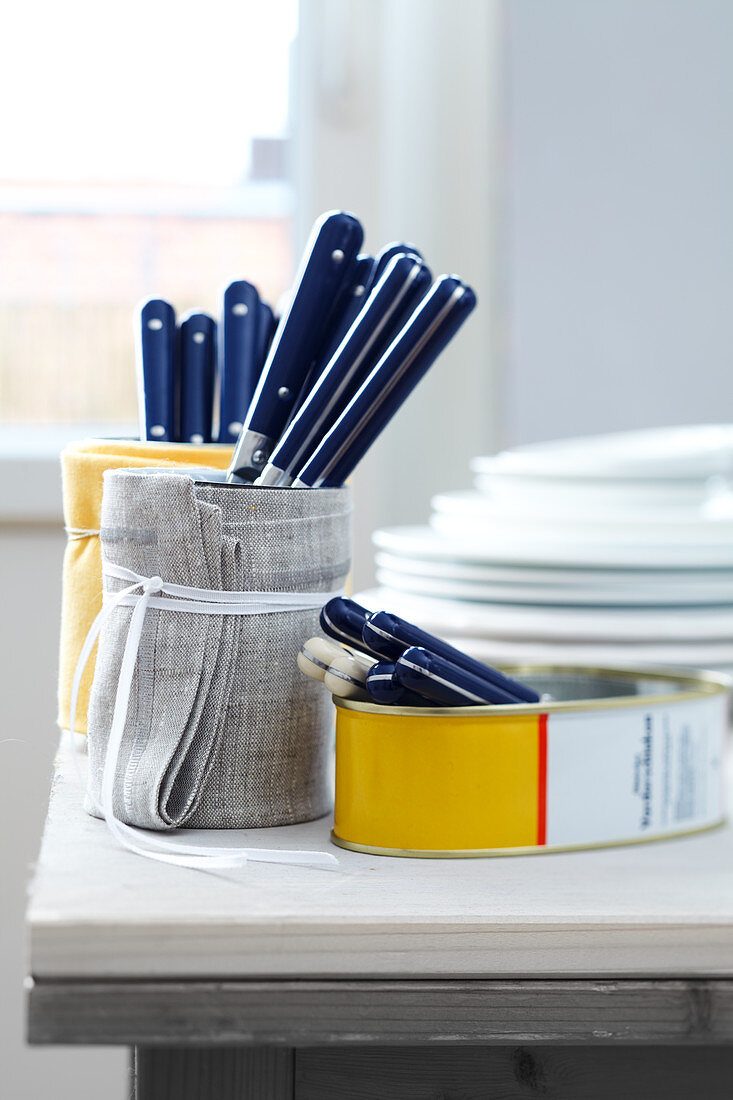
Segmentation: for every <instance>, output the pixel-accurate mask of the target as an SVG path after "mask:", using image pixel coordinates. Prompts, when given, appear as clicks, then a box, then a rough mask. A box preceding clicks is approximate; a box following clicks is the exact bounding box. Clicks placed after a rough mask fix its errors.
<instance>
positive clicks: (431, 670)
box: [395, 646, 519, 707]
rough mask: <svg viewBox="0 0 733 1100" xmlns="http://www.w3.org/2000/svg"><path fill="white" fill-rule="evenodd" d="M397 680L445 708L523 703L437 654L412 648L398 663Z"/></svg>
mask: <svg viewBox="0 0 733 1100" xmlns="http://www.w3.org/2000/svg"><path fill="white" fill-rule="evenodd" d="M395 676H396V677H397V680H398V682H399V683H400V684H402V686H403V687H406V688H409V689H410V690H411V691H416V692H417V693H418V694H419V695H424V696H425V698H426V699H432V700H433V702H435V703H439V704H440V703H442V704H443V705H444V706H463V707H470V706H480V705H481V704H483V703H494V704H498V705H502V704H513V705H515V706H516V705H518V704H519V699H517V697H516V696H515V695H509V694H508V693H507V692H505V691H502V689H501V688H499V687H496V686H495V685H494V684H490V683H488V681H486V680H482V679H480V678H479V677H478V676H473V675H472V674H471V673H470V672H466V670H465V669H463V668H460V667H459V666H458V665H457V664H455V663H454V662H453V661H446V659H445V657H439V656H438V655H437V653H429V652H428V650H427V649H421V648H420V647H419V646H411V647H410V648H409V649H406V650H405V652H404V653H403V654H402V655H401V656H400V657H399V658H398V659H397V661H396V662H395Z"/></svg>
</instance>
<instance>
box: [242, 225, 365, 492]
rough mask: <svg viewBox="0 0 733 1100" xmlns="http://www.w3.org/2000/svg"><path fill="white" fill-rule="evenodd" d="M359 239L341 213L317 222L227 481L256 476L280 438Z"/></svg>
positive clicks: (346, 281)
mask: <svg viewBox="0 0 733 1100" xmlns="http://www.w3.org/2000/svg"><path fill="white" fill-rule="evenodd" d="M363 236H364V234H363V230H362V228H361V225H360V224H359V222H358V220H357V219H356V218H355V217H354V216H353V214H347V213H344V212H343V211H336V212H335V213H330V214H325V215H323V217H321V218H319V220H318V221H317V222H316V224H315V226H314V229H313V232H312V233H311V237H310V240H309V242H308V245H307V246H306V250H305V252H304V254H303V257H302V260H301V264H300V267H299V269H298V273H297V275H296V280H295V285H294V288H293V293H292V294H291V298H290V304H289V307H288V309H287V311H286V312H285V314H284V315H283V317H281V319H280V323H279V324H278V326H277V329H276V330H275V335H274V337H273V340H272V344H271V346H270V350H269V352H268V355H267V361H266V362H265V365H264V368H263V370H262V374H261V375H260V379H259V382H258V384H257V388H256V390H255V393H254V396H253V397H252V401H251V403H250V406H249V409H248V411H247V414H246V418H245V423H244V428H243V430H242V433H241V435H240V437H239V440H238V441H237V446H236V448H235V452H234V457H233V459H232V464H231V466H230V469H229V475H230V476H251V475H252V473H253V472H254V476H257V474H259V473H260V471H261V470H262V467H263V466H264V465H265V462H266V461H267V458H268V457H269V453H270V451H271V450H272V448H273V447H274V445H275V443H276V442H277V440H278V439H279V438H280V436H281V434H282V431H283V429H284V427H285V425H286V423H287V421H288V419H289V417H290V414H291V412H292V409H293V406H294V403H295V400H296V398H297V396H298V394H299V393H300V391H301V387H302V385H303V382H304V381H305V377H306V375H307V373H308V371H309V369H310V367H311V364H312V363H313V360H314V359H315V357H316V354H317V352H318V348H319V347H320V346H321V344H322V342H323V339H324V334H325V332H326V330H327V327H328V323H329V319H330V317H331V315H332V313H333V310H334V307H335V306H336V305H337V304H338V301H339V298H340V297H341V295H342V293H343V292H344V289H345V288H346V287H348V286H349V285H350V279H351V273H352V270H353V266H354V264H355V262H356V257H357V254H358V252H359V249H360V247H361V242H362V240H363Z"/></svg>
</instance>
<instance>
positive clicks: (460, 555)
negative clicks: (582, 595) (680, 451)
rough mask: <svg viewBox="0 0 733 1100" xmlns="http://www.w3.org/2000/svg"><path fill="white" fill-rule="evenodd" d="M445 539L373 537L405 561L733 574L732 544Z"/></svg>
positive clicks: (432, 534)
mask: <svg viewBox="0 0 733 1100" xmlns="http://www.w3.org/2000/svg"><path fill="white" fill-rule="evenodd" d="M446 526H447V528H448V531H449V533H448V534H445V535H441V534H439V533H438V531H436V530H433V529H432V528H431V527H388V528H382V529H381V530H379V531H376V532H375V533H374V535H373V539H374V543H375V545H376V546H377V547H378V548H379V549H380V550H389V551H391V552H392V553H395V554H401V555H403V556H410V557H419V558H429V559H437V560H440V561H458V562H475V563H483V564H488V563H492V564H504V565H508V566H512V567H515V566H518V565H534V566H542V567H547V566H567V567H570V566H574V567H576V568H583V569H586V568H587V569H595V568H629V569H675V568H676V569H694V570H698V571H699V570H700V569H702V568H715V569H731V568H733V542H731V543H727V544H726V543H725V542H723V543H721V544H720V545H718V546H698V545H696V544H692V543H690V544H688V545H684V546H675V545H672V546H669V545H668V546H664V545H659V546H651V545H646V544H640V545H636V546H634V545H630V546H629V545H621V544H619V545H616V546H611V545H608V544H602V543H598V544H595V545H594V544H592V543H590V542H581V541H579V540H575V541H574V540H565V541H564V542H559V541H557V540H555V541H550V540H549V539H544V538H541V539H531V538H528V537H527V538H516V537H515V538H513V539H507V538H505V537H501V535H500V533H497V534H496V536H494V537H492V538H491V539H487V538H486V536H485V535H484V536H483V537H476V535H475V534H474V535H473V537H469V536H467V535H464V534H460V535H458V534H457V533H456V531H455V528H454V527H451V526H450V525H449V524H447V525H446Z"/></svg>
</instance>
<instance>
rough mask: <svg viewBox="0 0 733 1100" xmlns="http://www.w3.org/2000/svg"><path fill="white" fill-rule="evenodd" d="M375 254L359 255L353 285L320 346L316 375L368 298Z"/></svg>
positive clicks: (328, 360)
mask: <svg viewBox="0 0 733 1100" xmlns="http://www.w3.org/2000/svg"><path fill="white" fill-rule="evenodd" d="M374 263H375V261H374V257H373V256H357V257H356V263H355V264H354V271H353V275H352V281H351V286H350V287H349V288H348V290H347V292H346V293H345V294H343V295H342V296H341V299H340V301H339V308H338V312H337V313H336V314H335V315H334V316H333V318H332V321H331V324H330V325H329V327H328V332H327V333H326V341H325V343H324V345H323V346H322V347H321V348H320V350H319V352H318V355H317V356H316V361H315V364H314V377H315V378H318V376H319V375H320V374H321V372H322V371H323V370H324V369H325V367H326V365H327V364H328V363H329V362H330V360H331V359H332V357H333V354H334V352H335V351H336V350H337V349H338V347H339V345H340V343H341V341H342V340H343V338H344V337H345V336H346V333H347V332H348V331H349V329H350V328H351V326H352V325H353V323H354V321H355V320H356V318H357V317H358V316H359V314H360V313H361V310H362V308H363V306H364V304H365V303H366V300H367V298H368V291H367V286H368V285H369V282H370V280H371V275H372V272H373V271H374Z"/></svg>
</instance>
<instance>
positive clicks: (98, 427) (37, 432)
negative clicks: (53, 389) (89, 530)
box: [0, 423, 136, 526]
mask: <svg viewBox="0 0 733 1100" xmlns="http://www.w3.org/2000/svg"><path fill="white" fill-rule="evenodd" d="M135 434H136V427H135V425H134V424H129V423H128V424H0V485H1V486H2V488H1V489H0V525H22V524H25V525H36V524H38V525H44V526H48V525H52V526H57V525H60V524H61V523H62V521H63V511H62V507H61V473H60V466H59V455H60V453H61V451H62V450H63V449H64V447H65V446H66V445H67V443H70V442H71V441H72V440H74V439H86V438H99V437H107V438H110V439H119V438H125V437H128V438H129V437H131V436H134V435H135Z"/></svg>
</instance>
